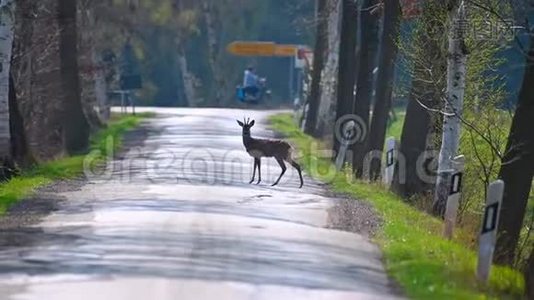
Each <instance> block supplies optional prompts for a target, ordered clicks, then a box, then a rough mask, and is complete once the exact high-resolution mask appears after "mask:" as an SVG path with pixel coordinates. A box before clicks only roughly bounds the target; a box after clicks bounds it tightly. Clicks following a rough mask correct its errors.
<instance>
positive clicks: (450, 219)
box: [443, 155, 465, 239]
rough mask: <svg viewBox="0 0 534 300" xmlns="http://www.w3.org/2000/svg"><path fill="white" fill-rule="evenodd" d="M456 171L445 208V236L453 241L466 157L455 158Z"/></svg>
mask: <svg viewBox="0 0 534 300" xmlns="http://www.w3.org/2000/svg"><path fill="white" fill-rule="evenodd" d="M452 162H453V166H454V171H453V172H452V176H451V179H450V180H451V182H450V189H449V197H448V198H447V206H446V208H445V224H444V225H445V227H444V229H443V235H444V236H445V238H447V239H451V238H452V236H453V232H454V226H455V225H456V217H457V216H458V208H459V206H460V197H461V191H462V178H463V171H464V168H465V157H464V156H463V155H461V156H458V157H455V158H454V159H453V160H452Z"/></svg>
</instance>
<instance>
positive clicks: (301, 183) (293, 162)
mask: <svg viewBox="0 0 534 300" xmlns="http://www.w3.org/2000/svg"><path fill="white" fill-rule="evenodd" d="M287 162H288V163H290V164H291V166H293V168H295V169H297V171H298V172H299V177H300V187H299V188H302V186H303V185H304V180H303V179H302V170H301V168H300V165H299V164H297V163H296V162H295V161H294V160H292V159H290V160H288V161H287Z"/></svg>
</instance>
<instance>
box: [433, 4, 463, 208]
mask: <svg viewBox="0 0 534 300" xmlns="http://www.w3.org/2000/svg"><path fill="white" fill-rule="evenodd" d="M452 2H453V3H450V6H449V8H450V10H449V20H450V29H449V50H448V52H449V53H448V57H447V92H446V104H445V111H444V114H445V115H444V119H443V136H442V142H441V149H440V153H439V162H438V178H437V182H436V190H435V194H434V204H433V209H432V210H433V213H434V214H435V215H443V214H444V212H445V205H446V203H447V196H448V191H449V185H450V184H449V181H450V176H451V173H452V169H453V163H452V159H453V158H454V157H455V156H456V155H457V152H458V147H459V144H460V129H461V119H460V118H461V115H462V108H463V101H464V93H465V76H466V64H467V47H466V45H465V26H466V13H465V3H464V1H452Z"/></svg>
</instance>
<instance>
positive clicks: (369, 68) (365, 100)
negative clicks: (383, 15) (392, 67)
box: [352, 0, 379, 177]
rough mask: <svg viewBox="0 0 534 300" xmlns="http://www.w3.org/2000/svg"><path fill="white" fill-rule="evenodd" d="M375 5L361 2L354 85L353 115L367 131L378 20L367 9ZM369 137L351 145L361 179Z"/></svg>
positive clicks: (354, 163)
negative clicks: (358, 51) (358, 61)
mask: <svg viewBox="0 0 534 300" xmlns="http://www.w3.org/2000/svg"><path fill="white" fill-rule="evenodd" d="M375 4H376V1H375V0H366V1H364V2H363V10H362V12H361V30H362V42H363V43H362V44H363V45H362V49H361V52H360V65H359V69H358V80H357V84H356V101H355V104H354V111H353V114H354V115H356V116H358V117H359V118H360V120H361V123H362V124H361V125H363V126H365V127H366V128H365V130H366V131H367V129H369V118H370V116H369V111H370V106H371V98H372V97H373V96H372V90H373V84H374V74H373V71H374V69H375V67H376V65H375V58H376V53H377V50H378V42H379V41H378V18H377V17H376V16H374V15H373V14H372V11H371V10H369V9H368V8H369V7H372V6H373V5H375ZM368 137H369V135H367V134H365V135H362V139H360V140H359V141H356V143H354V144H353V145H352V151H353V153H354V158H353V170H354V173H355V175H356V177H361V176H362V174H363V166H364V158H365V154H366V153H365V150H366V149H365V148H366V147H365V146H366V144H367V140H368Z"/></svg>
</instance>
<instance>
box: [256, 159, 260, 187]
mask: <svg viewBox="0 0 534 300" xmlns="http://www.w3.org/2000/svg"><path fill="white" fill-rule="evenodd" d="M256 165H258V182H256V184H260V182H261V157H260V158H256Z"/></svg>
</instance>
